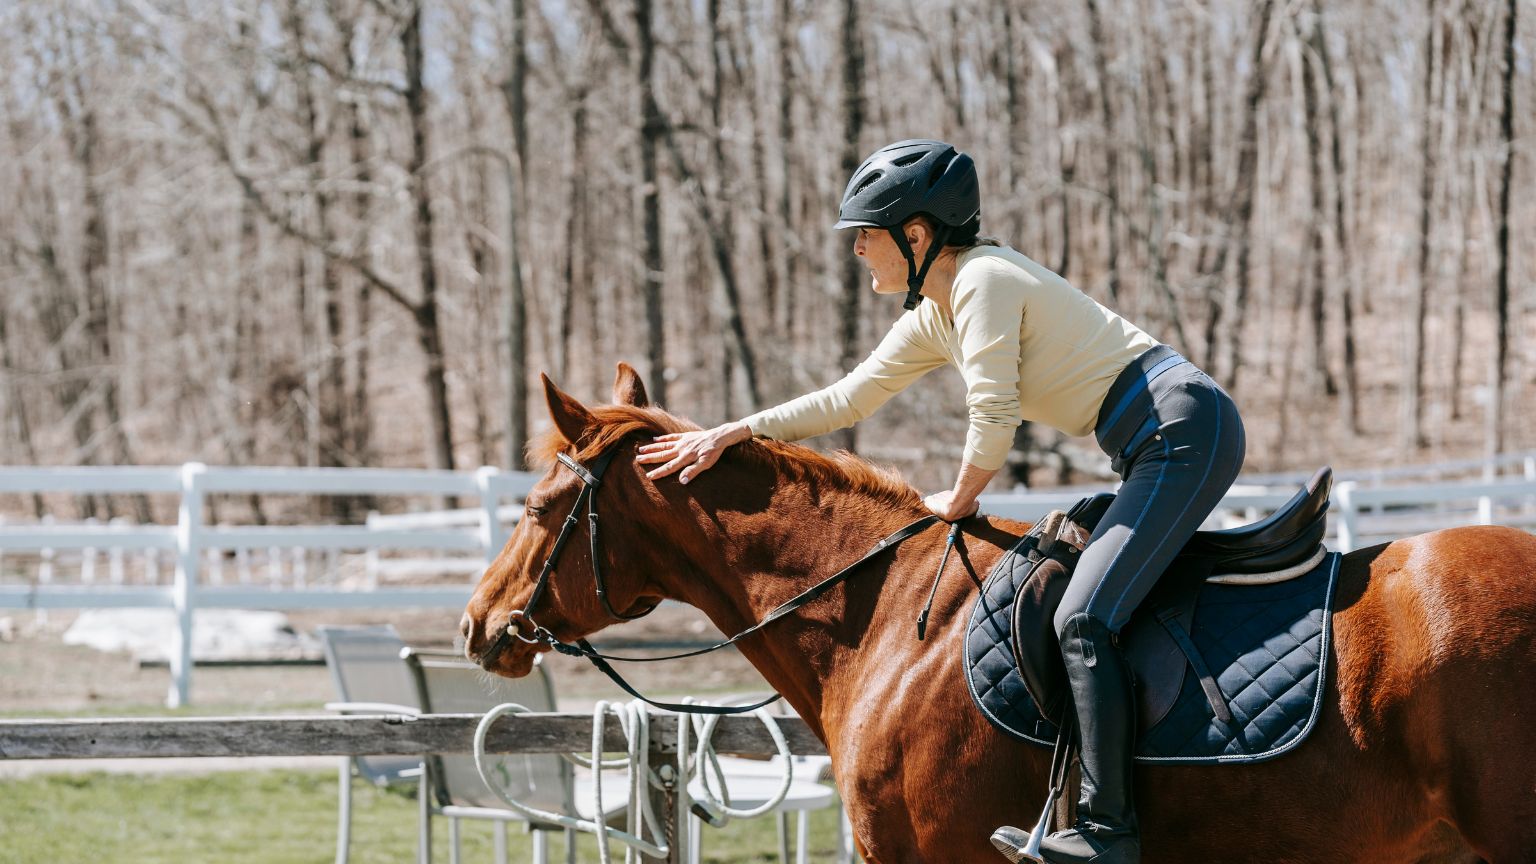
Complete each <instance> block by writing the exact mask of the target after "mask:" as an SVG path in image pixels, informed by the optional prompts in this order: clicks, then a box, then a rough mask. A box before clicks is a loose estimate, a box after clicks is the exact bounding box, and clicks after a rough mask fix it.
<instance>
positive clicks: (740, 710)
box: [480, 446, 960, 714]
mask: <svg viewBox="0 0 1536 864" xmlns="http://www.w3.org/2000/svg"><path fill="white" fill-rule="evenodd" d="M617 453H618V447H617V446H615V447H614V448H613V449H610V450H609V451H608V452H606V453H604V454H603V455H601V456H599V457H598V459H597V461H596V462H594V463H592V467H591V468H590V469H589V468H587V467H586V466H584V465H582V464H581V463H580V462H578V461H576V460H575V459H574V458H572V457H571V456H569V455H568V454H565V453H560V454H557V455H556V458H557V459H559V460H560V464H561V465H564V466H565V467H566V468H569V469H570V470H571V472H572V473H574V474H575V475H576V477H577V478H578V479H580V480H581V482H582V489H581V492H580V493H579V494H578V495H577V496H576V503H575V504H574V505H572V507H571V512H570V513H569V514H567V515H566V517H565V524H564V525H563V526H561V528H560V534H559V536H557V537H556V538H555V545H554V547H553V548H551V549H550V550H549V555H548V556H547V557H546V558H545V559H544V566H543V567H542V568H541V569H540V571H539V578H538V581H537V582H535V583H534V586H533V593H532V594H531V595H529V597H528V602H527V603H525V604H523V608H522V609H520V610H518V611H516V612H513V613H512V614H511V615H510V616H508V618H507V624H506V627H504V628H503V629H502V631H501V634H500V635H499V636H497V638H496V641H495V642H494V643H492V645H491V647H490V648H489V649H488V650H487V651H486V652H485V655H484V656H483V657H482V658H481V660H480V665H481V666H482V667H485V668H489V667H490V664H491V663H492V662H494V661H495V659H496V658H497V657H498V656H500V654H501V652H502V651H503V650H505V649H506V646H507V645H508V644H510V641H511V639H513V638H516V639H519V640H521V641H523V642H526V643H528V644H530V645H541V644H542V645H548V646H549V647H550V648H553V649H554V650H556V651H558V652H560V653H561V654H564V655H566V656H569V657H585V658H586V659H587V660H589V661H590V662H591V663H592V665H593V666H595V667H597V669H598V671H600V672H602V673H603V674H604V675H607V676H608V678H609V679H611V680H612V681H613V683H614V684H617V685H618V686H619V688H620V689H622V690H623V691H624V692H625V693H628V694H629V695H631V696H633V697H635V698H636V699H639V700H641V701H643V702H645V703H646V704H648V705H653V706H655V707H657V708H661V709H662V710H665V711H677V712H683V713H692V714H745V713H748V712H751V711H756V710H757V709H759V708H762V707H763V706H765V705H768V704H769V703H772V702H774V701H776V700H777V699H779V698H780V696H779V694H778V693H775V694H773V695H772V696H770V697H769V698H767V699H764V700H762V701H761V702H756V703H753V704H751V705H742V706H735V707H724V706H719V705H688V704H680V703H673V702H657V701H655V700H654V699H650V698H647V697H646V696H644V695H643V694H641V693H640V692H639V691H638V690H636V689H635V688H634V687H633V686H631V685H630V683H629V682H628V681H625V680H624V678H623V676H621V675H619V673H618V672H617V671H615V670H614V668H613V667H612V666H610V665H609V664H608V662H607V661H609V660H615V661H620V662H626V663H656V662H660V661H662V660H681V659H683V658H685V657H697V656H699V655H701V654H708V653H710V652H713V651H718V650H720V649H721V648H725V647H726V646H728V645H733V644H735V643H736V642H738V641H740V640H742V639H744V638H746V637H747V636H750V635H752V634H753V633H756V632H757V631H759V630H761V629H763V628H764V627H766V626H768V625H769V624H772V623H773V622H774V621H777V620H778V619H780V618H783V617H784V616H786V615H788V614H790V613H791V612H794V611H795V610H797V609H799V608H800V607H802V606H804V605H806V604H807V603H810V602H811V601H813V600H815V599H817V598H819V597H821V596H822V595H823V594H826V593H827V592H828V591H830V590H832V589H833V588H834V587H836V586H837V585H839V584H841V583H843V582H845V581H847V579H848V578H849V577H850V576H852V575H853V573H854V571H855V570H856V569H857V568H858V567H859V565H861V564H863V563H864V562H866V561H868V560H869V559H871V558H873V557H875V556H876V555H879V554H880V553H882V552H884V551H885V550H887V549H891V548H894V547H896V546H898V545H900V544H901V543H903V542H904V541H906V540H909V539H911V538H912V537H915V536H917V535H918V534H920V533H922V531H923V530H924V529H926V528H928V527H929V526H930V525H932V524H934V523H935V522H938V521H939V517H938V516H935V515H933V514H929V515H927V516H923V517H922V518H920V519H916V520H913V521H912V522H910V523H908V524H907V525H904V526H902V527H901V528H899V529H897V530H896V531H894V532H892V533H891V534H889V535H887V536H885V537H883V538H881V539H880V540H879V541H878V542H876V543H875V545H874V546H873V547H871V548H870V550H869V551H868V552H865V553H864V554H863V556H861V557H860V558H859V559H858V560H857V561H854V562H853V563H851V564H849V565H848V566H846V567H844V568H843V569H841V570H839V571H837V572H836V573H833V574H832V575H831V576H828V577H827V578H825V579H823V580H822V581H820V582H818V583H816V584H815V585H812V586H811V587H810V588H807V589H806V590H804V591H802V592H800V593H799V594H797V595H795V596H794V597H792V598H790V599H789V600H786V601H785V602H784V603H782V604H780V605H779V606H778V607H776V608H774V609H773V611H771V612H769V613H768V614H767V615H765V616H763V619H762V620H761V621H758V622H757V623H756V624H753V625H752V626H750V627H748V628H747V629H745V630H743V631H741V632H740V633H737V634H736V635H735V636H732V637H730V638H729V639H726V640H724V641H722V642H717V643H715V644H714V645H710V646H708V647H706V648H699V649H696V650H693V651H684V652H682V653H679V654H668V655H666V656H663V657H621V656H616V655H613V654H603V653H601V652H599V651H597V650H596V649H594V648H593V647H592V645H591V643H590V642H588V641H587V640H586V639H577V640H576V641H575V644H571V643H568V642H564V641H561V640H560V639H559V638H558V637H556V636H555V634H554V633H552V632H550V631H549V630H548V629H547V628H545V627H543V626H541V625H539V623H538V622H537V621H535V620H534V619H533V615H532V612H533V607H534V606H535V605H537V604H538V602H539V600H540V599H541V598H542V597H543V596H544V591H545V588H546V587H548V585H549V577H550V576H551V575H552V574H553V573H554V570H555V564H556V562H557V561H558V559H559V557H560V552H561V550H562V549H563V548H564V547H565V542H566V540H568V539H569V538H570V535H571V532H572V531H573V530H574V529H575V527H576V525H577V524H578V523H579V521H580V520H579V519H578V518H577V515H576V514H577V513H579V512H580V511H581V509H582V507H583V506H585V507H586V511H587V524H588V526H589V532H588V533H589V539H590V541H591V557H592V576H593V582H594V585H595V589H596V591H597V597H598V600H600V601H601V602H602V604H603V611H605V612H607V613H608V615H609V616H610V617H612V618H615V619H618V620H620V621H633V620H635V619H636V618H643V617H645V616H646V615H649V614H650V613H651V612H653V611H654V610H655V609H656V604H652V605H650V606H647V607H646V608H645V609H643V610H641V611H639V612H618V611H616V610H615V609H614V608H613V606H612V605H610V604H609V602H608V588H607V585H606V583H605V582H604V580H603V571H602V568H601V566H600V565H599V563H598V555H597V546H598V544H597V526H598V519H597V503H596V500H595V499H596V496H597V489H598V487H599V486H601V485H602V482H603V474H604V472H606V471H607V470H608V466H609V465H610V464H612V463H613V458H614V456H615V455H616V454H617ZM959 530H960V523H958V522H956V523H954V524H953V525H951V527H950V532H949V539H948V541H947V542H946V545H945V547H944V557H943V560H941V561H940V562H939V572H938V575H937V576H935V577H934V589H935V591H936V590H937V588H938V580H939V578H941V577H942V576H943V575H944V566H945V564H946V563H948V561H949V552H950V550H951V549H953V548H954V544H955V540H956V537H957V536H958V534H959ZM932 603H933V593H932V592H930V594H929V599H928V604H929V606H932ZM927 617H928V609H927V608H925V609H924V610H923V613H922V615H921V617H920V618H919V621H918V638H919V639H921V638H923V637H922V633H923V630H924V629H925V627H926V623H927ZM524 621H526V622H528V624H529V625H530V626H531V627H532V635H531V636H524V635H523V633H522V622H524Z"/></svg>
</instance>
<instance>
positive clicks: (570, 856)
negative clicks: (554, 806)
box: [565, 828, 576, 864]
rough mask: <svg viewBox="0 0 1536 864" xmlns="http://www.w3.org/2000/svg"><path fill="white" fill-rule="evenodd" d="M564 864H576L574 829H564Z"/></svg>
mask: <svg viewBox="0 0 1536 864" xmlns="http://www.w3.org/2000/svg"><path fill="white" fill-rule="evenodd" d="M565 864H576V829H574V828H567V829H565Z"/></svg>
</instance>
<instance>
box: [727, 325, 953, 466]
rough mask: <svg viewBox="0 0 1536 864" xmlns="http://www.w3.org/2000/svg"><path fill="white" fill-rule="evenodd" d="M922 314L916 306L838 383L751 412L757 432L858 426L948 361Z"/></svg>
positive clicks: (786, 434) (790, 434)
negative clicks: (923, 324) (922, 324)
mask: <svg viewBox="0 0 1536 864" xmlns="http://www.w3.org/2000/svg"><path fill="white" fill-rule="evenodd" d="M917 316H918V310H913V311H911V312H907V313H906V314H904V315H902V316H901V317H900V318H898V319H896V323H895V324H893V325H891V329H890V330H889V331H888V332H887V333H886V334H885V338H884V339H881V340H880V344H879V345H878V346H876V348H875V350H874V352H873V353H871V354H870V355H869V357H868V358H866V359H865V360H864V362H862V363H860V364H859V365H858V366H857V367H855V368H854V370H853V371H852V372H849V373H848V374H847V375H845V376H843V378H842V380H840V381H838V382H837V383H836V384H833V385H831V386H829V387H824V388H822V389H820V390H817V391H816V392H814V393H807V394H806V395H804V396H801V397H799V398H797V399H792V400H790V401H788V402H785V403H783V404H782V405H776V406H774V407H772V408H768V409H766V410H763V411H759V412H758V413H756V414H753V415H752V416H750V417H747V418H746V420H745V422H746V424H747V426H748V428H750V429H751V430H752V434H753V435H758V436H762V437H764V438H773V439H776V440H779V441H799V440H800V439H802V438H811V437H813V436H816V435H822V434H825V433H827V432H831V431H833V430H834V429H843V428H845V427H848V426H852V425H853V424H854V423H857V422H858V421H860V420H863V419H864V418H865V417H868V416H869V415H871V414H873V413H875V411H876V410H877V409H878V408H879V407H880V406H881V405H884V404H885V403H886V402H888V401H890V399H891V397H892V396H895V395H896V394H897V393H900V392H901V391H902V390H904V389H906V388H907V387H908V386H909V385H911V384H912V382H913V381H916V380H917V379H919V378H921V377H923V375H925V374H927V373H928V372H930V371H931V370H933V369H935V368H937V367H939V366H942V365H944V364H945V363H947V362H948V361H947V360H946V358H945V357H944V354H943V353H942V352H941V351H939V350H937V349H936V348H935V347H934V346H933V345H932V344H931V341H930V340H928V339H926V338H924V336H923V334H922V333H921V328H920V326H919V321H918V317H917Z"/></svg>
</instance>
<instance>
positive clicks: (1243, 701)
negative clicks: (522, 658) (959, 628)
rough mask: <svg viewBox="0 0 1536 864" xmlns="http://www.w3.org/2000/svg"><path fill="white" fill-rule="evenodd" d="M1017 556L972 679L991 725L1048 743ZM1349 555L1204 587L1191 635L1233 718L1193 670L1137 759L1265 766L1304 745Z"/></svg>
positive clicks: (987, 598)
mask: <svg viewBox="0 0 1536 864" xmlns="http://www.w3.org/2000/svg"><path fill="white" fill-rule="evenodd" d="M1021 545H1022V544H1021ZM1015 551H1017V550H1015ZM1014 554H1015V553H1014V552H1010V553H1009V554H1008V555H1005V556H1003V560H1002V561H1001V562H999V564H998V566H997V567H996V568H994V569H993V571H992V573H991V575H989V576H988V577H987V581H986V583H985V584H984V585H983V586H982V592H981V596H980V597H979V598H977V600H976V605H975V607H974V608H973V609H972V612H971V620H970V624H969V626H968V627H967V628H966V634H965V645H964V650H965V669H966V684H967V686H968V689H969V690H970V693H971V698H972V699H973V700H975V702H976V707H978V708H980V709H981V713H982V714H983V715H985V716H986V718H987V719H988V720H989V721H991V723H992V725H994V726H996V727H997V728H999V729H1001V730H1002V731H1004V732H1006V733H1007V734H1009V735H1012V736H1013V737H1015V738H1019V739H1022V740H1024V741H1029V742H1032V743H1035V744H1040V745H1044V746H1051V745H1052V744H1053V743H1054V742H1055V740H1056V727H1055V726H1053V725H1052V724H1051V723H1049V722H1048V721H1046V720H1045V719H1043V718H1042V717H1041V715H1040V711H1039V709H1038V708H1036V707H1035V703H1034V700H1033V699H1031V698H1030V695H1029V692H1028V691H1027V690H1026V689H1025V686H1024V679H1023V678H1022V677H1021V676H1020V674H1019V670H1018V668H1017V666H1016V665H1015V663H1014V659H1013V645H1012V641H1011V640H1012V634H1011V632H1010V630H1011V628H1012V626H1013V625H1012V621H1013V617H1014V616H1013V614H1012V612H1013V610H1012V606H1013V600H1014V597H1015V596H1016V595H1017V594H1018V589H1019V584H1020V583H1021V582H1022V581H1023V580H1024V578H1025V577H1026V576H1027V575H1028V572H1029V571H1028V568H1026V567H1018V566H1011V565H1010V559H1011V558H1012V557H1013V555H1014ZM1340 560H1341V558H1340V555H1339V554H1338V553H1336V552H1335V553H1330V554H1328V555H1326V556H1324V557H1323V560H1322V561H1321V562H1320V563H1318V565H1317V566H1315V567H1313V568H1312V570H1310V571H1309V572H1307V573H1306V574H1305V575H1302V576H1298V577H1296V578H1294V579H1289V580H1287V581H1284V582H1277V583H1274V584H1270V585H1220V584H1211V583H1207V584H1205V585H1202V586H1201V588H1200V595H1199V599H1198V601H1197V602H1196V605H1195V616H1194V629H1193V632H1192V633H1191V634H1190V636H1191V637H1192V639H1193V641H1194V643H1195V646H1196V648H1197V649H1198V650H1199V653H1200V655H1201V656H1202V657H1203V658H1204V660H1205V664H1206V666H1207V667H1208V668H1209V670H1210V672H1211V674H1212V675H1214V676H1215V678H1216V683H1217V685H1218V686H1219V687H1220V689H1221V692H1222V695H1223V696H1225V697H1226V702H1227V706H1228V708H1229V709H1230V711H1231V713H1232V722H1231V723H1230V724H1229V723H1224V722H1222V721H1221V720H1218V719H1217V718H1216V716H1215V712H1214V711H1213V710H1212V709H1211V705H1210V702H1209V700H1208V698H1207V696H1206V693H1205V692H1204V691H1203V690H1202V689H1201V687H1200V682H1199V679H1198V677H1197V676H1196V675H1195V674H1194V673H1193V672H1192V671H1190V670H1189V669H1187V668H1186V669H1185V672H1184V680H1183V683H1182V685H1181V687H1180V689H1179V693H1178V696H1177V698H1176V701H1175V702H1174V703H1173V707H1172V708H1171V709H1169V710H1168V712H1167V713H1166V714H1165V715H1163V718H1162V719H1161V720H1160V721H1158V723H1157V725H1155V726H1153V727H1152V728H1150V729H1139V730H1137V731H1138V735H1137V742H1136V760H1137V761H1138V762H1177V763H1187V764H1188V763H1193V764H1200V763H1206V764H1214V763H1230V762H1258V761H1262V760H1265V759H1272V758H1274V757H1276V756H1279V755H1280V754H1282V753H1285V752H1286V751H1288V750H1290V749H1291V748H1293V747H1295V746H1296V745H1297V744H1300V743H1301V742H1302V740H1303V739H1305V738H1306V737H1307V735H1308V733H1310V732H1311V731H1312V728H1313V727H1314V726H1315V725H1316V723H1317V717H1318V714H1319V712H1320V711H1321V708H1322V703H1323V692H1324V687H1323V680H1324V676H1325V674H1326V670H1327V668H1328V662H1327V661H1328V650H1329V644H1330V635H1331V629H1332V628H1331V625H1332V620H1333V595H1334V586H1335V585H1336V583H1337V581H1338V575H1339V562H1340ZM1138 626H1152V627H1156V626H1159V624H1158V622H1157V621H1156V620H1155V618H1153V617H1152V616H1147V615H1140V614H1138V616H1137V617H1136V618H1133V619H1132V621H1131V623H1130V625H1128V629H1129V628H1134V627H1138ZM1181 659H1182V658H1181Z"/></svg>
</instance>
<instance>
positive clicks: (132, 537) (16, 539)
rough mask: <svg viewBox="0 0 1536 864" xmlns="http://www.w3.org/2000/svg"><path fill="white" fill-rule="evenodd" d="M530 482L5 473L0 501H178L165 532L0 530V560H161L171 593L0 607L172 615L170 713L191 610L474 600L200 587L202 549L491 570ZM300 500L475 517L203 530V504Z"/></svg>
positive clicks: (433, 594) (176, 701) (9, 598)
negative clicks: (465, 522) (401, 524)
mask: <svg viewBox="0 0 1536 864" xmlns="http://www.w3.org/2000/svg"><path fill="white" fill-rule="evenodd" d="M535 479H536V478H535V477H533V476H532V475H529V474H525V473H503V472H500V471H498V470H497V469H495V468H482V469H480V470H479V471H475V472H473V473H467V472H451V471H409V470H400V471H391V470H379V469H325V468H319V469H287V468H209V467H207V466H204V465H201V464H197V463H193V464H188V465H183V466H181V467H179V468H176V467H167V468H138V467H134V468H126V467H125V468H5V469H0V493H24V494H30V493H34V492H42V493H49V492H64V493H78V494H103V493H141V492H142V493H172V494H176V495H178V496H179V498H180V504H179V506H178V509H177V514H178V515H177V523H176V525H174V526H169V525H124V524H121V523H109V524H105V525H53V526H49V525H14V526H0V550H5V551H11V552H14V551H35V552H39V553H42V554H43V555H44V556H45V560H46V558H47V556H50V555H53V554H56V553H57V551H58V550H65V549H78V550H98V549H119V550H135V549H141V550H157V551H160V552H166V553H169V554H171V555H173V556H174V560H175V576H174V579H173V581H172V583H171V584H170V585H119V584H113V585H97V584H91V585H83V584H75V585H55V584H42V580H37V581H33V582H31V583H30V584H24V585H10V584H0V608H12V609H85V608H170V609H174V610H175V611H176V619H177V625H178V635H177V642H176V645H177V647H176V650H175V651H173V652H172V654H171V658H170V665H171V678H172V683H171V689H170V693H169V695H168V698H167V702H168V704H170V705H171V706H172V707H175V706H180V705H185V704H187V702H188V699H189V694H190V688H191V671H192V658H191V650H192V616H193V611H194V610H195V609H196V608H198V607H202V608H205V609H207V608H224V609H355V608H377V607H394V608H399V607H449V608H452V607H458V606H463V605H464V604H465V603H466V602H468V600H469V596H470V592H471V590H472V585H470V584H465V585H462V586H459V587H453V588H441V587H437V588H420V587H412V588H388V589H382V588H381V589H378V590H371V591H356V590H344V589H334V588H316V587H310V588H295V589H286V590H285V589H281V588H277V589H274V588H272V587H253V586H243V585H242V586H210V585H207V584H204V579H203V555H202V553H204V552H205V551H207V550H216V551H231V552H235V553H237V554H238V553H240V552H248V551H250V550H252V549H284V548H299V549H319V550H342V549H348V550H378V549H388V548H399V549H412V550H419V549H425V550H437V551H445V550H456V551H461V552H471V553H478V554H479V555H480V556H481V559H482V560H489V558H490V557H493V556H494V555H495V554H496V552H497V551H499V550H500V549H501V547H502V545H503V544H504V543H505V542H506V531H505V529H504V528H503V527H502V525H501V523H500V522H499V521H498V515H499V514H498V509H499V505H500V504H501V502H502V501H503V500H505V499H508V498H514V499H516V498H521V497H522V496H523V495H525V494H527V492H528V490H529V489H530V488H531V487H532V485H533V483H534V480H535ZM220 493H236V494H299V495H456V496H461V497H475V498H478V499H479V502H480V508H479V510H478V512H479V513H480V514H481V516H480V519H479V521H478V524H476V525H474V526H473V529H472V530H465V529H463V528H452V527H445V528H437V529H431V528H427V529H403V528H388V527H373V526H367V525H305V526H255V525H233V526H232V525H207V524H204V521H203V500H204V496H206V495H209V494H220Z"/></svg>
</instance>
